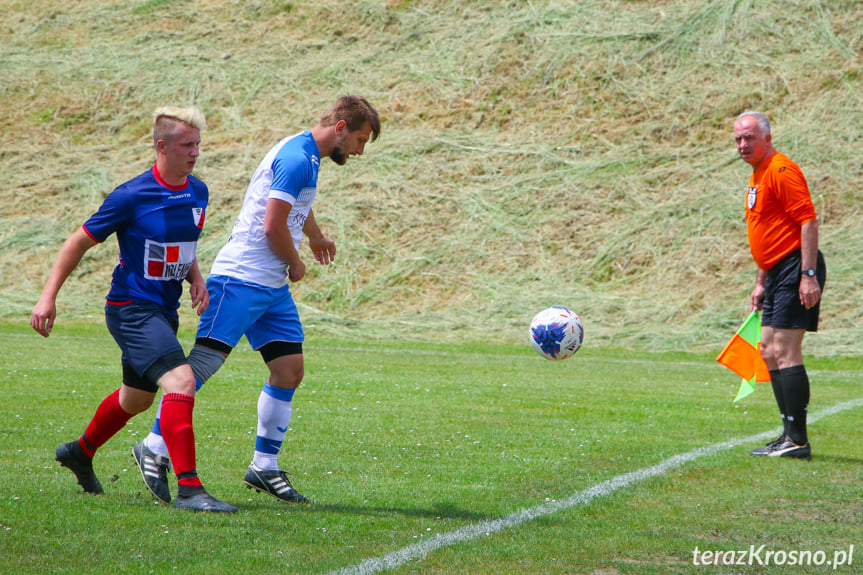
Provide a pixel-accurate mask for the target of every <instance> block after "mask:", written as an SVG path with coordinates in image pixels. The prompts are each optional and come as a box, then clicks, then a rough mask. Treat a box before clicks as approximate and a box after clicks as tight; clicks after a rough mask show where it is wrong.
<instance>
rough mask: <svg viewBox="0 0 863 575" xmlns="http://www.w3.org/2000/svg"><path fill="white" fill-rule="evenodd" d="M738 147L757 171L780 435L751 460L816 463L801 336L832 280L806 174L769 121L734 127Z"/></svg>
mask: <svg viewBox="0 0 863 575" xmlns="http://www.w3.org/2000/svg"><path fill="white" fill-rule="evenodd" d="M734 142H735V144H736V145H737V152H738V153H739V154H740V157H741V159H742V160H743V161H744V162H746V163H747V164H749V165H750V166H752V175H751V176H750V178H749V190H748V193H747V195H746V228H747V233H748V235H749V247H750V249H751V251H752V257H753V258H754V259H755V263H756V264H757V265H758V275H757V277H756V280H755V289H753V290H752V293H751V294H750V296H749V300H750V307H751V309H752V310H756V309H760V310H762V318H761V325H762V328H761V355H762V356H763V357H764V361H765V362H766V363H767V367H768V368H769V369H770V381H771V383H772V385H773V394H774V395H775V396H776V403H777V405H778V406H779V413H780V415H781V416H782V424H783V433H782V435H781V436H780V437H778V438H777V439H775V440H773V441H771V442H770V443H768V444H767V445H766V446H765V447H760V448H758V449H753V450H752V451H751V453H752V455H767V456H772V457H794V458H798V459H806V460H811V459H812V449H811V447H810V445H809V438H808V437H807V433H806V410H807V409H808V407H809V378H808V376H807V375H806V368H805V367H804V366H803V351H802V348H803V336H804V335H805V333H806V332H807V331H817V329H818V312H819V307H820V302H821V291H822V290H823V289H824V282H825V279H826V277H827V268H826V265H825V263H824V257H823V255H822V254H821V252H820V251H819V250H818V219H817V218H816V215H815V207H814V206H813V204H812V198H811V196H810V194H809V186H808V184H807V183H806V178H805V177H803V172H802V171H801V170H800V168H799V167H798V166H797V164H795V163H794V162H792V161H791V160H790V159H789V158H788V156H786V155H784V154H781V153H779V152H777V151H776V150H775V149H774V148H773V141H772V138H771V135H770V122H769V121H768V120H767V117H766V116H764V114H761V113H758V112H744V113H743V114H741V115H740V116H738V118H737V120H736V121H735V122H734Z"/></svg>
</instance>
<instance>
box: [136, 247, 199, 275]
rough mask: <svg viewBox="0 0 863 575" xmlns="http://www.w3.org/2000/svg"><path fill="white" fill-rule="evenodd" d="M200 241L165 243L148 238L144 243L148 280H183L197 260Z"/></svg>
mask: <svg viewBox="0 0 863 575" xmlns="http://www.w3.org/2000/svg"><path fill="white" fill-rule="evenodd" d="M197 245H198V242H178V243H171V244H163V243H160V242H154V241H152V240H147V242H146V244H145V245H144V277H146V278H147V279H148V280H157V281H170V280H182V279H184V278H185V277H186V274H188V273H189V269H190V268H191V267H192V264H193V263H194V262H195V249H196V247H197Z"/></svg>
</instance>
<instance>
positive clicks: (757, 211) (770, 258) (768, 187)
mask: <svg viewBox="0 0 863 575" xmlns="http://www.w3.org/2000/svg"><path fill="white" fill-rule="evenodd" d="M815 218H816V215H815V206H814V205H813V204H812V196H811V195H810V194H809V185H808V184H807V183H806V178H805V177H803V172H802V171H801V170H800V167H799V166H798V165H797V164H795V163H794V162H792V161H791V160H790V159H789V158H788V156H786V155H785V154H780V153H778V152H777V153H775V154H773V155H772V156H771V157H770V158H768V159H766V160H764V161H763V162H762V163H761V165H760V166H758V170H756V171H753V172H752V175H751V176H749V192H748V193H747V194H746V231H747V234H748V235H749V249H750V250H751V251H752V257H753V258H754V259H755V263H756V264H758V267H759V268H761V269H762V270H765V271H767V270H769V269H770V268H772V267H773V266H774V265H776V263H777V262H778V261H779V260H781V259H782V258H784V257H785V256H787V255H788V254H790V253H791V252H793V251H794V250H796V249H798V248H799V247H800V226H802V225H803V224H805V223H806V222H808V221H811V220H814V219H815Z"/></svg>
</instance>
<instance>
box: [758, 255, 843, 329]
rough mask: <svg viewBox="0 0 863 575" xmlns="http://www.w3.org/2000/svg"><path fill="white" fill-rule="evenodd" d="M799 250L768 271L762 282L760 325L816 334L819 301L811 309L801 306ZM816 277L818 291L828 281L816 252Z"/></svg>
mask: <svg viewBox="0 0 863 575" xmlns="http://www.w3.org/2000/svg"><path fill="white" fill-rule="evenodd" d="M802 275H803V274H802V270H801V268H800V250H796V251H793V252H791V253H790V254H788V255H787V256H785V257H784V258H782V259H781V260H779V262H778V263H777V264H776V265H775V266H773V267H772V268H770V271H768V272H767V280H766V281H765V282H764V302H763V304H762V308H761V325H764V326H769V327H772V328H774V329H805V330H806V331H818V312H819V310H820V309H821V301H820V300H819V301H818V303H817V304H815V305H814V306H813V307H812V308H811V309H806V307H804V305H803V304H802V303H800V278H801V276H802ZM815 277H816V278H817V279H818V285H819V286H821V291H822V292H823V291H824V284H825V282H826V281H827V266H826V264H825V263H824V256H823V255H822V254H821V252H820V251H819V252H818V264H817V267H816V268H815Z"/></svg>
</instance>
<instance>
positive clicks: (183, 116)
mask: <svg viewBox="0 0 863 575" xmlns="http://www.w3.org/2000/svg"><path fill="white" fill-rule="evenodd" d="M178 122H183V123H184V124H187V125H189V126H191V127H193V128H197V129H198V130H206V129H207V120H206V118H204V113H203V112H202V111H201V110H200V109H198V108H197V107H195V106H190V107H188V108H177V107H175V106H162V107H161V108H159V109H157V110H156V111H155V112H153V146H156V143H157V142H158V141H159V140H164V141H166V142H170V141H171V139H172V138H173V137H174V135H175V134H176V132H177V123H178Z"/></svg>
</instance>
